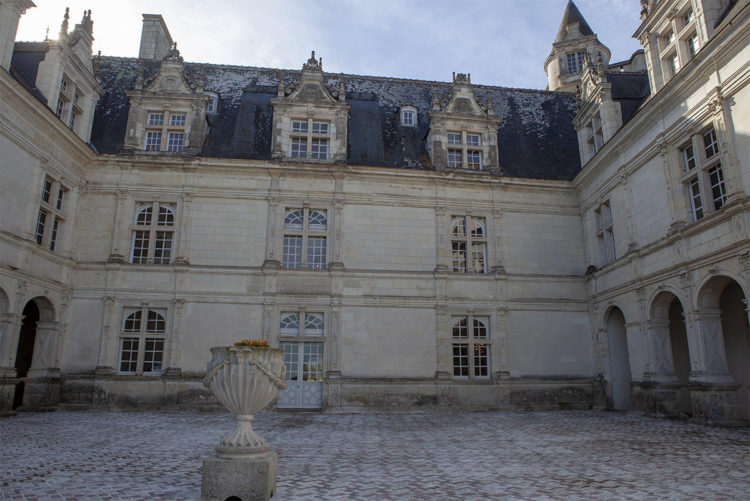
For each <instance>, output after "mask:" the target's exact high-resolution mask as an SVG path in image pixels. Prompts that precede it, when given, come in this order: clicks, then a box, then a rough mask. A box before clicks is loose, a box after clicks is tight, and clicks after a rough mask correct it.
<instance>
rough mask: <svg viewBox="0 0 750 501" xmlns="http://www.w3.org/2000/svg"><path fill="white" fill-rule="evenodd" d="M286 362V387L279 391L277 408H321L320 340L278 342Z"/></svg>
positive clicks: (321, 361)
mask: <svg viewBox="0 0 750 501" xmlns="http://www.w3.org/2000/svg"><path fill="white" fill-rule="evenodd" d="M279 348H281V349H283V350H284V365H286V383H287V385H288V387H287V389H286V390H282V391H280V392H279V396H278V399H277V402H276V405H277V407H279V408H283V409H320V408H321V407H323V343H307V342H301V341H282V342H281V343H279Z"/></svg>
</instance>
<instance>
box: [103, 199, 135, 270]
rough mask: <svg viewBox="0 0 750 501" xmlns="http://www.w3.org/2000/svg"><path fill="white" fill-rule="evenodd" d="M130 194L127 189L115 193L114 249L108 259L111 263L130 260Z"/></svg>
mask: <svg viewBox="0 0 750 501" xmlns="http://www.w3.org/2000/svg"><path fill="white" fill-rule="evenodd" d="M129 198H130V197H129V194H128V192H127V191H125V190H118V191H117V193H115V214H114V216H113V221H112V228H113V231H112V250H111V251H110V253H109V259H108V261H109V262H111V263H124V262H126V261H128V256H129V255H130V250H129V248H128V240H129V239H128V226H129V223H128V222H129V221H130V219H129V218H130V217H132V216H131V215H130V214H127V212H128V206H129V204H128V202H129Z"/></svg>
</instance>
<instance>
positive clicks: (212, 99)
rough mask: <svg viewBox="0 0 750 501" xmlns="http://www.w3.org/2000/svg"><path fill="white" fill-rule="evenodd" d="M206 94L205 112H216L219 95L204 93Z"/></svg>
mask: <svg viewBox="0 0 750 501" xmlns="http://www.w3.org/2000/svg"><path fill="white" fill-rule="evenodd" d="M206 95H207V96H208V104H207V105H206V113H216V112H217V111H219V96H218V95H216V94H206Z"/></svg>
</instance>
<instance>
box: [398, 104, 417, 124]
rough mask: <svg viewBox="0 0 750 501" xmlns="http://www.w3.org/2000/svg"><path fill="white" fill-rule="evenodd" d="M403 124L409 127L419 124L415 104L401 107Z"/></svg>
mask: <svg viewBox="0 0 750 501" xmlns="http://www.w3.org/2000/svg"><path fill="white" fill-rule="evenodd" d="M400 115H401V125H405V126H407V127H416V125H417V109H416V108H414V107H413V106H404V107H403V108H401V113H400Z"/></svg>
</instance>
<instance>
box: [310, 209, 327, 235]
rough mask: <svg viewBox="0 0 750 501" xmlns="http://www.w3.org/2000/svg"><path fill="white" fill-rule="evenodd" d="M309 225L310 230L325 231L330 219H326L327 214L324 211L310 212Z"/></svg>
mask: <svg viewBox="0 0 750 501" xmlns="http://www.w3.org/2000/svg"><path fill="white" fill-rule="evenodd" d="M307 225H308V229H310V230H314V231H319V230H325V229H326V228H327V227H328V218H327V217H326V212H325V211H322V210H310V216H309V219H308V223H307Z"/></svg>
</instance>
